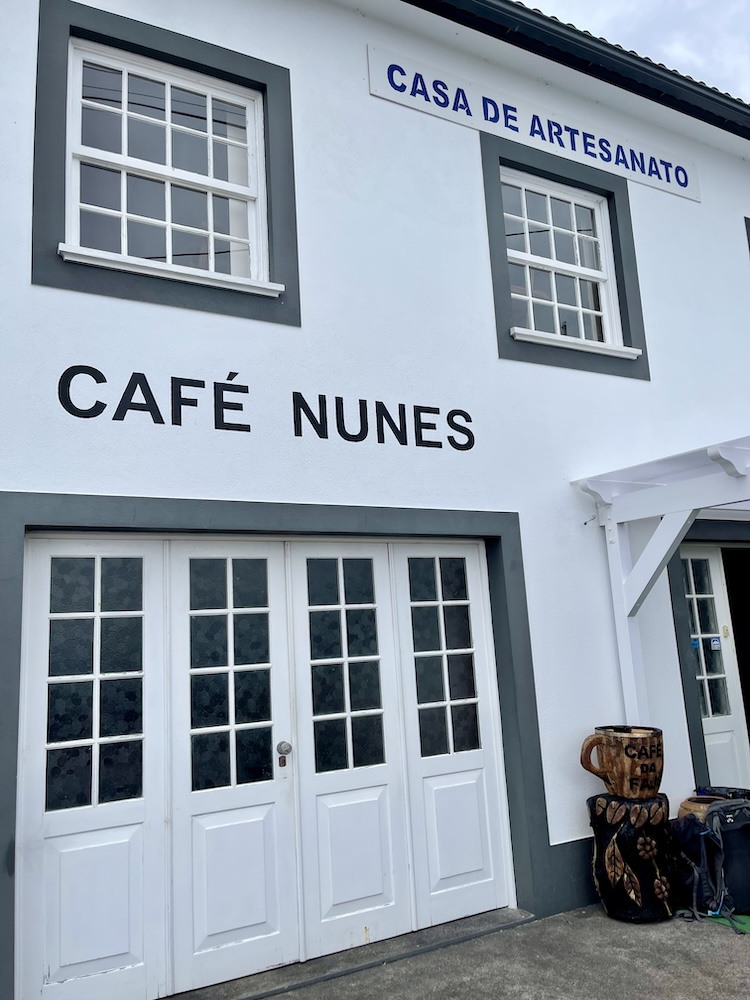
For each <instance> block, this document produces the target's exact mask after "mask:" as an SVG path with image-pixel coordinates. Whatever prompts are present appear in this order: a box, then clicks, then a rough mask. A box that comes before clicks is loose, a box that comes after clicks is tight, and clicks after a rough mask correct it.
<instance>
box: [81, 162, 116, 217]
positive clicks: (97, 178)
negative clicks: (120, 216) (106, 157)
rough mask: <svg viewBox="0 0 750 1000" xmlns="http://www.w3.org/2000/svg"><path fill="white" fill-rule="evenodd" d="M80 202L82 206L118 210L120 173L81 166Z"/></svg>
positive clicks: (101, 168) (85, 165) (86, 164)
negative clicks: (96, 206)
mask: <svg viewBox="0 0 750 1000" xmlns="http://www.w3.org/2000/svg"><path fill="white" fill-rule="evenodd" d="M81 201H82V202H83V204H84V205H98V206H99V207H100V208H113V209H115V210H116V211H119V209H120V171H119V170H105V169H104V168H103V167H92V166H89V164H88V163H82V164H81Z"/></svg>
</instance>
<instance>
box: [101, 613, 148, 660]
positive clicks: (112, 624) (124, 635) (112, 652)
mask: <svg viewBox="0 0 750 1000" xmlns="http://www.w3.org/2000/svg"><path fill="white" fill-rule="evenodd" d="M142 623H143V619H142V618H141V617H138V618H102V620H101V663H100V669H101V671H102V673H132V672H133V671H137V670H142V669H143V654H142V646H143V624H142Z"/></svg>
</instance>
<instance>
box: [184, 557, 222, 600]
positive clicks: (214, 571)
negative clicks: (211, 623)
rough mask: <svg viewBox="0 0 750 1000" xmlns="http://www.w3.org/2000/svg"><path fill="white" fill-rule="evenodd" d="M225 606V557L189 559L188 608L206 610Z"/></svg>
mask: <svg viewBox="0 0 750 1000" xmlns="http://www.w3.org/2000/svg"><path fill="white" fill-rule="evenodd" d="M226 606H227V561H226V559H191V560H190V609H191V611H208V610H210V609H212V608H225V607H226Z"/></svg>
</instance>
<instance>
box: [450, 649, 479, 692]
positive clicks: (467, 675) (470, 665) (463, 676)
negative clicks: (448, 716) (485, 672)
mask: <svg viewBox="0 0 750 1000" xmlns="http://www.w3.org/2000/svg"><path fill="white" fill-rule="evenodd" d="M448 683H449V685H450V692H451V698H453V699H458V698H474V697H476V693H477V692H476V687H475V685H474V654H473V653H450V654H449V656H448Z"/></svg>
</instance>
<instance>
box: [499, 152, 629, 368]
mask: <svg viewBox="0 0 750 1000" xmlns="http://www.w3.org/2000/svg"><path fill="white" fill-rule="evenodd" d="M500 179H501V182H502V183H503V184H505V183H509V184H512V185H521V186H523V187H524V188H526V189H529V190H531V191H534V192H536V193H539V194H544V195H549V196H551V197H559V198H561V199H564V200H566V201H571V202H575V203H576V204H578V205H582V206H584V207H586V208H590V209H592V211H593V212H594V217H595V219H596V227H597V239H598V242H599V248H600V256H601V270H593V269H590V268H587V267H583V266H582V265H580V264H569V263H564V262H562V261H557V260H552V259H550V258H548V257H539V256H536V255H535V254H531V253H524V252H521V251H518V250H511V249H510V248H508V249H507V254H508V263H509V264H523V265H527V266H530V267H534V268H538V269H540V270H543V271H549V272H551V273H558V274H566V275H569V276H571V277H577V278H583V279H586V280H588V281H592V282H596V284H597V285H598V286H599V292H600V300H601V307H602V308H601V312H602V326H603V334H604V338H605V339H604V341H603V342H599V341H592V340H585V339H584V338H583V337H569V336H565V335H562V334H558V333H547V332H542V331H539V330H533V329H528V328H526V327H517V326H512V327H511V330H510V333H511V336H512V337H513V338H514V339H515V340H519V341H525V342H527V343H533V344H544V345H548V346H553V347H561V348H566V349H568V350H574V351H584V352H587V353H590V354H603V355H606V356H608V357H614V358H623V359H629V360H635V359H636V358H638V357H640V355H641V354H642V353H643V352H642V351H641V350H640V349H639V348H637V347H629V346H627V345H626V344H624V343H623V337H622V326H621V322H620V304H619V298H618V293H617V283H616V277H615V275H616V270H615V258H614V249H613V243H612V231H611V225H610V219H609V209H608V205H607V199H606V197H605V196H603V195H598V194H596V193H594V192H591V191H585V190H582V189H580V188H574V187H569V186H567V185H564V184H559V183H557V182H555V181H550V180H547V179H546V178H544V177H540V176H538V175H535V174H531V173H525V172H522V171H518V170H512V169H509V168H506V167H502V168H501V171H500ZM506 211H507V209H506ZM552 284H553V287H554V281H553V282H552ZM553 305H556V303H553ZM529 307H531V300H530V299H529Z"/></svg>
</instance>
